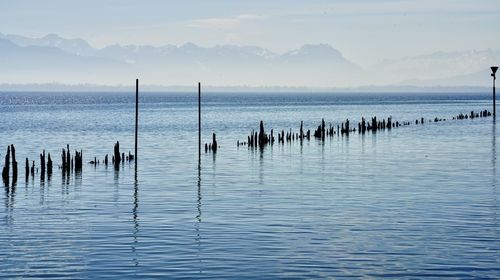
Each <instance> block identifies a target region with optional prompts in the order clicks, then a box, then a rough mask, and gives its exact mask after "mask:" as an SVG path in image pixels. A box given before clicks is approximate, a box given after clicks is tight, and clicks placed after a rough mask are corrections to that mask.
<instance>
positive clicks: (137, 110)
mask: <svg viewBox="0 0 500 280" xmlns="http://www.w3.org/2000/svg"><path fill="white" fill-rule="evenodd" d="M138 129H139V79H135V150H134V159H135V168H136V169H137V132H138Z"/></svg>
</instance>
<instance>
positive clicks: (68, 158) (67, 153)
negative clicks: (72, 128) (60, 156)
mask: <svg viewBox="0 0 500 280" xmlns="http://www.w3.org/2000/svg"><path fill="white" fill-rule="evenodd" d="M66 148H67V150H66V173H68V174H69V173H70V171H71V153H70V151H69V144H67V145H66Z"/></svg>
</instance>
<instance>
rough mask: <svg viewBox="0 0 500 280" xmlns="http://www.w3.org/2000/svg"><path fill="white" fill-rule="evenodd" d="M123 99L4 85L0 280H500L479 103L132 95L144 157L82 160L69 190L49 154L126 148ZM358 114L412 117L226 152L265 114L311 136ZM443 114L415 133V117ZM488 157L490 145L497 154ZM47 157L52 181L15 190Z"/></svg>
mask: <svg viewBox="0 0 500 280" xmlns="http://www.w3.org/2000/svg"><path fill="white" fill-rule="evenodd" d="M134 101H135V96H134V93H133V92H130V93H1V94H0V120H1V121H0V153H1V158H2V161H1V163H0V165H1V166H3V158H4V156H5V153H6V148H7V145H9V144H11V143H13V144H15V146H16V155H17V161H18V162H19V170H20V177H19V180H18V182H17V185H16V186H14V187H9V188H6V187H2V192H1V193H0V198H1V200H2V203H1V204H0V278H16V277H26V278H28V277H32V278H42V277H53V278H71V279H76V278H87V279H88V278H90V279H96V278H112V279H124V278H138V277H141V278H155V277H158V278H160V277H163V278H189V279H191V278H200V279H206V278H214V279H221V278H237V279H242V278H254V279H255V278H257V279H277V278H289V279H293V278H308V279H319V278H351V277H355V278H362V277H364V278H388V277H392V278H397V279H401V278H412V279H415V278H433V277H434V278H439V279H442V278H447V277H449V278H454V279H457V278H459V279H463V278H492V279H494V278H497V279H498V278H499V277H500V254H499V249H500V241H499V240H500V227H499V208H498V205H499V202H498V200H499V190H498V185H499V183H498V181H499V172H498V171H497V158H498V155H499V152H498V151H497V149H498V150H500V144H499V143H498V141H499V139H500V135H499V133H500V127H498V122H497V123H494V122H493V119H492V117H489V118H479V119H473V120H470V119H468V120H451V118H452V117H453V116H456V115H458V114H459V113H467V112H470V111H471V110H474V111H479V110H484V109H488V110H490V111H491V110H492V109H491V97H490V95H489V94H488V95H484V94H470V95H433V94H424V95H416V94H405V95H397V94H390V95H383V94H373V95H369V94H364V95H353V94H331V95H328V94H288V95H287V94H269V95H261V94H260V95H252V94H215V93H207V94H205V95H204V96H203V109H202V110H203V125H202V126H203V128H202V129H203V140H204V142H209V141H210V140H211V134H212V132H216V133H217V137H218V141H219V144H220V146H221V147H220V149H219V151H218V152H217V154H216V155H213V154H205V153H203V154H202V157H201V161H200V166H201V169H200V170H199V169H198V164H199V163H198V148H197V144H198V139H197V129H198V125H197V103H196V102H197V93H196V92H195V91H193V93H192V94H153V93H149V94H146V93H144V94H141V99H140V102H141V104H140V132H139V133H140V134H139V152H138V153H139V156H138V160H139V164H138V171H137V181H136V180H135V176H134V175H135V174H134V173H135V172H134V164H133V163H130V164H128V163H127V164H125V166H123V167H120V169H119V170H118V171H115V170H114V168H113V167H112V166H109V167H108V168H106V167H105V166H104V165H102V164H101V165H99V166H97V167H94V166H93V165H89V164H84V167H83V172H82V175H81V176H78V177H76V176H71V177H70V179H69V181H65V180H64V181H63V179H62V175H61V171H60V170H58V169H57V165H59V164H60V162H61V160H60V153H61V149H62V148H64V147H65V146H66V144H69V145H70V148H71V150H72V153H74V150H75V149H78V150H80V149H82V150H83V157H84V161H85V162H88V161H90V160H92V159H93V158H94V156H97V157H98V158H99V159H100V160H103V158H104V155H105V154H112V153H113V145H114V143H115V142H116V141H120V146H121V149H122V151H123V152H128V151H129V150H130V151H132V152H133V144H134V142H133V141H134V112H135V104H134ZM361 116H365V117H367V118H370V117H372V116H377V117H379V118H387V117H389V116H392V117H393V120H394V121H396V120H398V121H400V122H401V121H411V122H412V125H410V126H406V127H400V128H397V129H392V130H391V131H388V130H386V131H382V132H377V133H371V132H370V133H366V134H365V135H359V134H357V133H353V134H351V135H350V136H349V137H345V136H344V137H339V136H337V135H336V136H334V137H333V138H331V139H330V138H327V139H326V140H325V141H324V142H322V141H319V140H314V139H311V141H304V142H303V144H302V145H301V144H300V142H298V141H295V142H293V143H291V144H287V143H285V145H278V144H275V145H274V146H269V147H266V148H265V149H263V150H252V149H248V148H247V147H239V148H238V147H237V146H236V141H237V140H246V136H247V135H248V134H249V132H250V131H251V130H252V129H256V130H257V129H258V125H259V121H260V120H261V119H262V120H264V122H265V126H266V130H269V129H271V128H274V130H275V131H278V130H279V131H281V129H285V130H286V129H289V128H292V129H293V130H294V131H298V129H299V126H300V121H301V120H303V121H304V127H305V128H306V129H311V131H313V130H314V129H315V128H316V127H317V126H318V125H319V124H320V122H321V118H325V121H326V123H327V126H328V123H330V122H331V123H332V124H334V125H335V126H336V125H337V124H338V123H339V122H342V121H344V120H345V119H346V118H349V120H350V121H351V126H354V125H356V126H357V122H358V121H359V120H360V118H361ZM420 117H424V118H426V119H434V117H438V118H446V119H447V121H445V122H438V123H434V122H432V123H426V124H424V125H415V124H414V122H415V119H416V118H420ZM497 147H498V148H497ZM43 149H45V150H46V152H50V153H51V156H52V158H53V160H54V162H55V165H56V167H55V170H54V175H53V177H52V178H51V180H50V181H45V182H41V181H40V176H39V174H38V176H36V177H35V178H34V179H33V178H30V179H29V180H28V181H27V182H25V180H24V160H25V158H26V157H29V158H30V160H32V159H34V160H36V164H37V165H38V164H39V156H38V155H39V153H40V152H41V151H42V150H43Z"/></svg>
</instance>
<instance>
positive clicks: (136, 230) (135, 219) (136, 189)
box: [132, 168, 139, 267]
mask: <svg viewBox="0 0 500 280" xmlns="http://www.w3.org/2000/svg"><path fill="white" fill-rule="evenodd" d="M138 208H139V182H138V180H137V168H135V170H134V207H133V208H132V221H133V223H134V231H133V233H132V236H133V238H134V241H133V243H132V255H133V259H132V261H133V262H134V264H135V266H136V267H137V266H139V258H138V256H137V252H136V249H137V246H138V243H139V241H138V236H137V235H138V234H139V217H138V214H137V211H138Z"/></svg>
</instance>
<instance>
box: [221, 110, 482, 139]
mask: <svg viewBox="0 0 500 280" xmlns="http://www.w3.org/2000/svg"><path fill="white" fill-rule="evenodd" d="M488 116H491V112H489V111H488V110H484V111H480V112H479V113H477V112H476V113H475V112H474V111H471V112H470V114H462V113H461V114H459V115H458V116H456V117H453V119H454V120H455V119H456V120H462V119H468V118H470V119H474V118H484V117H488ZM441 121H446V119H442V118H437V117H436V118H434V120H428V122H441ZM425 122H426V120H425V119H424V118H423V117H421V118H419V119H416V120H415V124H421V125H422V124H424V123H425ZM408 125H411V122H409V121H404V122H399V121H395V122H394V121H393V120H392V117H388V118H387V120H386V119H382V120H381V121H380V120H378V119H377V117H376V116H375V117H372V118H371V121H370V122H368V121H366V119H365V118H364V117H362V118H361V121H360V122H358V127H357V129H356V128H351V127H350V122H349V119H346V120H345V122H342V123H341V124H339V125H337V127H336V130H335V127H334V126H332V124H331V123H330V124H329V127H326V123H325V119H322V120H321V123H320V125H319V126H318V128H317V129H316V130H314V134H313V136H314V138H316V139H320V140H325V138H326V137H327V136H329V137H333V136H334V135H336V134H337V135H341V136H344V135H345V136H349V134H350V133H355V132H358V133H359V134H364V133H366V132H367V131H371V132H373V133H375V132H376V131H380V130H386V129H387V130H391V129H393V128H398V127H401V126H408ZM214 135H215V134H214ZM304 139H306V140H310V139H311V131H310V130H307V132H305V133H304V122H303V121H301V122H300V128H299V132H295V133H294V132H293V131H292V129H291V128H290V130H289V131H287V132H286V133H285V131H284V130H281V133H278V143H280V144H284V143H285V141H286V142H292V141H295V140H299V141H303V140H304ZM274 142H275V138H274V130H273V129H271V130H270V133H269V134H267V133H266V131H265V129H264V122H263V121H262V120H261V121H260V125H259V131H258V132H257V131H255V130H252V132H251V133H250V135H248V136H247V141H240V140H238V141H237V142H236V145H237V146H248V147H251V148H256V147H265V146H266V145H268V144H271V145H272V144H274Z"/></svg>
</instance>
